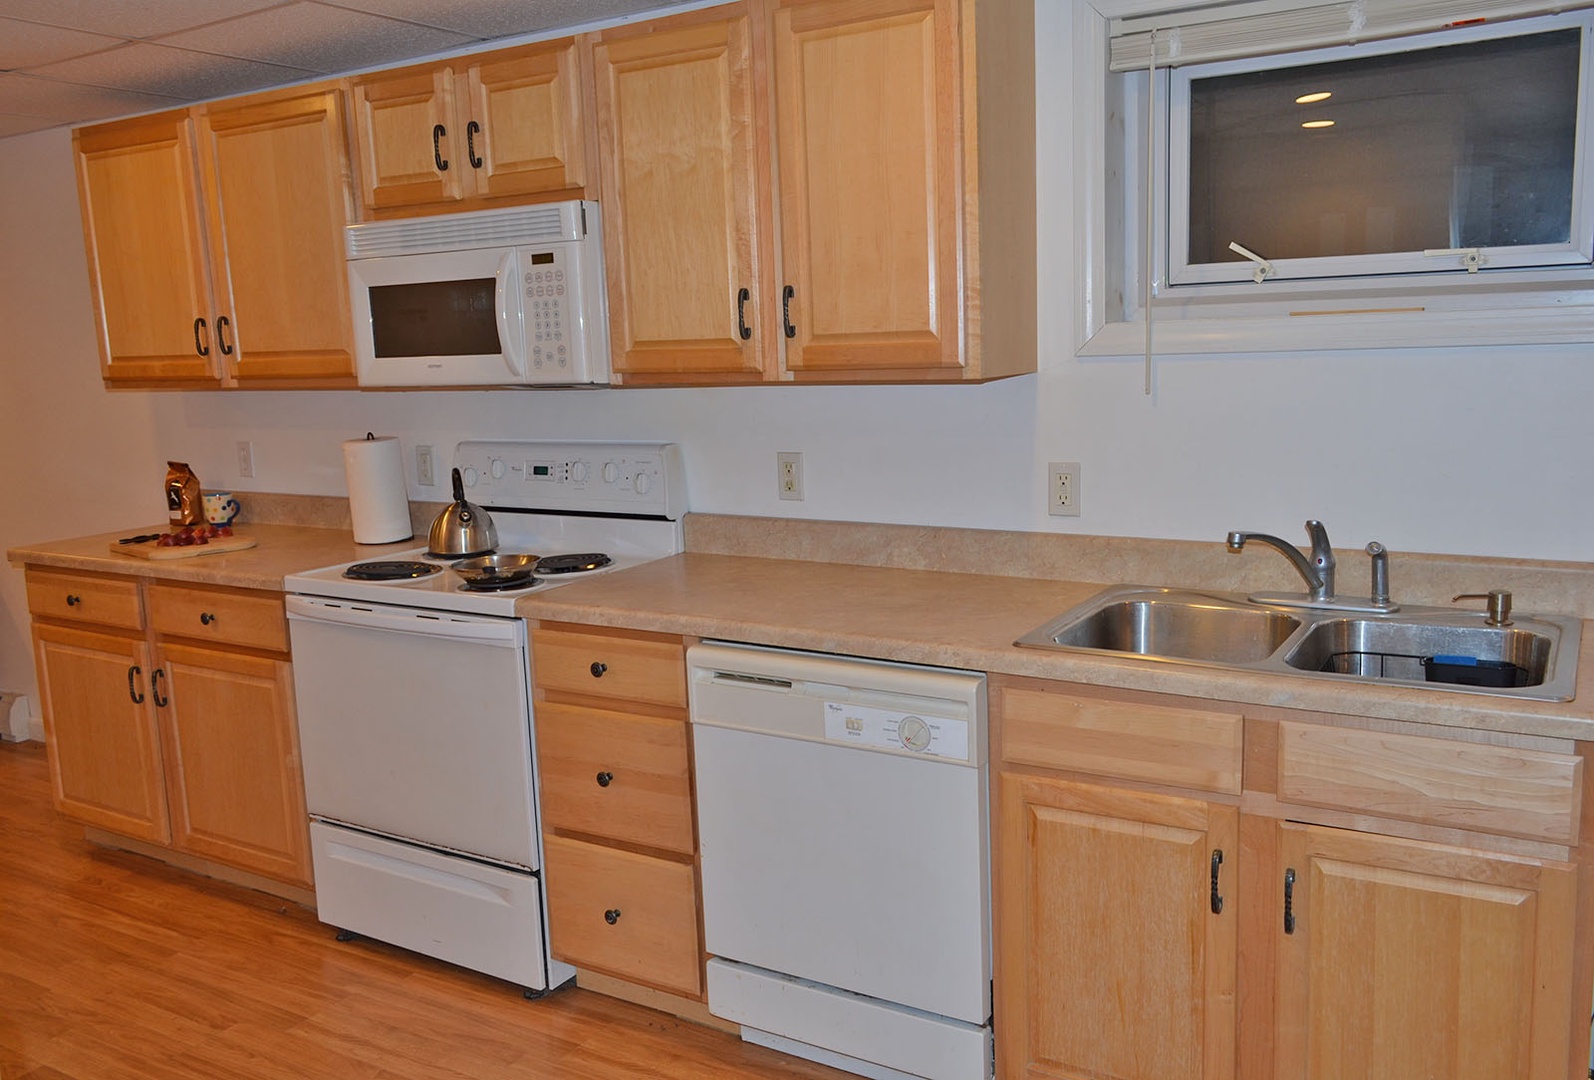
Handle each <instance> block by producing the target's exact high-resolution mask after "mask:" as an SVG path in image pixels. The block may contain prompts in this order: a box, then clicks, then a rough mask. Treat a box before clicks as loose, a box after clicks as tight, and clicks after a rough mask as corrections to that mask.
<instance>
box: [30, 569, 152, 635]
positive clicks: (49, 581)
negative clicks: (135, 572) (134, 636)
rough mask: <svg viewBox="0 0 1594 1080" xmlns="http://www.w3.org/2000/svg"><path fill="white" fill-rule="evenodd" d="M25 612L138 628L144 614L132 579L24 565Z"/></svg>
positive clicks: (101, 624) (142, 623)
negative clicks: (26, 593) (26, 595)
mask: <svg viewBox="0 0 1594 1080" xmlns="http://www.w3.org/2000/svg"><path fill="white" fill-rule="evenodd" d="M25 577H26V581H27V590H28V611H29V612H31V613H32V614H34V615H36V616H39V617H42V618H47V619H71V620H72V621H73V622H83V623H93V624H95V625H96V626H114V627H119V628H121V629H123V630H142V629H143V628H144V613H143V609H142V608H141V607H140V606H139V601H138V581H137V579H135V578H120V577H100V576H97V575H94V574H75V573H72V572H70V571H64V570H44V569H37V568H35V567H31V566H30V567H28V569H27V573H26V575H25Z"/></svg>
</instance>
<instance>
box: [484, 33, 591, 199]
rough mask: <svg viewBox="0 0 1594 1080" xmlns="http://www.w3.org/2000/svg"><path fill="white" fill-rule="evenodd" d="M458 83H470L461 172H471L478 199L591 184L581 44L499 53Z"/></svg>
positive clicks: (547, 46) (545, 46) (541, 46)
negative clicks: (586, 138) (588, 181)
mask: <svg viewBox="0 0 1594 1080" xmlns="http://www.w3.org/2000/svg"><path fill="white" fill-rule="evenodd" d="M456 70H457V69H456ZM456 78H463V79H464V82H465V90H464V94H463V96H462V103H463V104H464V105H465V108H463V109H461V110H460V115H459V116H458V117H457V119H456V121H455V122H456V124H457V125H459V128H458V133H457V135H456V138H455V145H456V146H459V147H462V148H463V151H464V154H463V156H464V158H465V160H463V161H462V162H461V163H460V166H461V167H462V168H464V167H466V166H469V167H470V168H469V171H470V174H471V185H472V190H473V192H474V193H475V194H476V195H477V196H479V197H483V198H501V197H503V196H506V195H527V194H533V193H537V192H556V191H564V190H566V189H568V188H580V187H581V186H582V185H583V184H584V183H585V182H586V176H585V170H586V153H585V141H584V138H583V130H584V129H583V124H582V108H581V62H580V54H579V51H578V50H577V48H576V44H575V42H574V41H572V40H568V39H567V40H564V41H561V42H556V43H554V44H553V45H551V46H550V45H536V46H531V47H528V48H525V49H515V50H512V51H510V52H507V53H494V54H492V57H491V59H488V60H484V61H482V62H480V63H476V64H472V65H470V67H469V68H466V69H463V71H460V72H459V73H458V74H457V75H456ZM473 122H474V123H475V124H476V127H475V128H470V127H469V125H470V124H471V123H473ZM477 162H480V164H479V165H478V164H477Z"/></svg>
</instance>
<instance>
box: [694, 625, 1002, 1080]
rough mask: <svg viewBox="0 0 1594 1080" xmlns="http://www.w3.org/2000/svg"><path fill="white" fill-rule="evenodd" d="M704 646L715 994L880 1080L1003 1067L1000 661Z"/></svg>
mask: <svg viewBox="0 0 1594 1080" xmlns="http://www.w3.org/2000/svg"><path fill="white" fill-rule="evenodd" d="M687 662H688V664H689V666H690V669H691V716H692V736H693V747H694V749H693V754H694V764H695V773H696V783H697V811H698V833H699V838H700V845H701V851H702V875H703V932H704V936H705V945H706V947H707V950H708V952H709V953H710V954H711V956H712V959H710V960H709V963H708V1006H709V1011H710V1012H712V1013H714V1014H715V1015H716V1016H720V1017H722V1018H724V1019H727V1020H731V1021H733V1022H735V1023H738V1024H741V1025H742V1037H743V1038H744V1039H747V1040H748V1041H750V1042H758V1043H762V1044H764V1045H767V1046H773V1047H776V1048H777V1049H782V1050H786V1051H787V1052H790V1053H794V1054H797V1055H800V1056H803V1057H807V1058H810V1059H812V1060H816V1061H822V1062H825V1063H826V1064H830V1065H833V1066H836V1067H838V1068H842V1069H847V1070H850V1071H852V1072H856V1073H860V1074H862V1075H864V1076H870V1077H876V1078H879V1080H899V1078H921V1077H922V1078H926V1080H984V1078H987V1077H989V1076H991V1075H992V1061H991V1045H992V1044H991V1027H990V1016H991V945H990V941H991V935H990V870H989V839H988V837H989V826H988V814H987V809H986V807H987V801H986V789H987V770H986V745H985V742H986V740H985V676H984V675H982V674H980V673H978V672H968V671H954V670H949V669H945V668H931V667H920V666H914V665H907V664H892V663H881V662H875V661H866V660H854V659H847V658H842V657H835V656H826V655H820V654H814V653H801V652H790V651H785V650H778V649H767V648H758V647H754V646H747V645H728V644H718V643H708V644H701V645H695V646H693V647H692V648H691V649H689V650H688V652H687Z"/></svg>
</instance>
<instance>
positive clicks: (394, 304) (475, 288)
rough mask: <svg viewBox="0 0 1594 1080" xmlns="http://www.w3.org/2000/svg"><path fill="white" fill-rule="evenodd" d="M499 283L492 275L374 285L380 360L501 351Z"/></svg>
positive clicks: (374, 341)
mask: <svg viewBox="0 0 1594 1080" xmlns="http://www.w3.org/2000/svg"><path fill="white" fill-rule="evenodd" d="M497 288H498V282H497V279H495V278H492V277H484V278H468V279H465V280H461V281H428V282H422V283H419V284H405V285H372V286H370V297H371V339H372V346H373V352H374V353H375V354H376V357H377V358H378V359H386V358H397V357H406V356H498V355H500V354H502V352H503V346H502V345H501V344H500V342H499V339H498V316H497V312H496V310H495V307H494V300H495V297H496V293H497Z"/></svg>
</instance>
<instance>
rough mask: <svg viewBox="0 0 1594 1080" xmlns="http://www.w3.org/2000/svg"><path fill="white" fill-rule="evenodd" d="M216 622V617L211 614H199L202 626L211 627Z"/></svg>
mask: <svg viewBox="0 0 1594 1080" xmlns="http://www.w3.org/2000/svg"><path fill="white" fill-rule="evenodd" d="M215 621H216V616H214V615H212V614H211V613H210V612H208V611H201V612H200V613H199V625H200V626H209V625H210V624H211V623H213V622H215Z"/></svg>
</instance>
